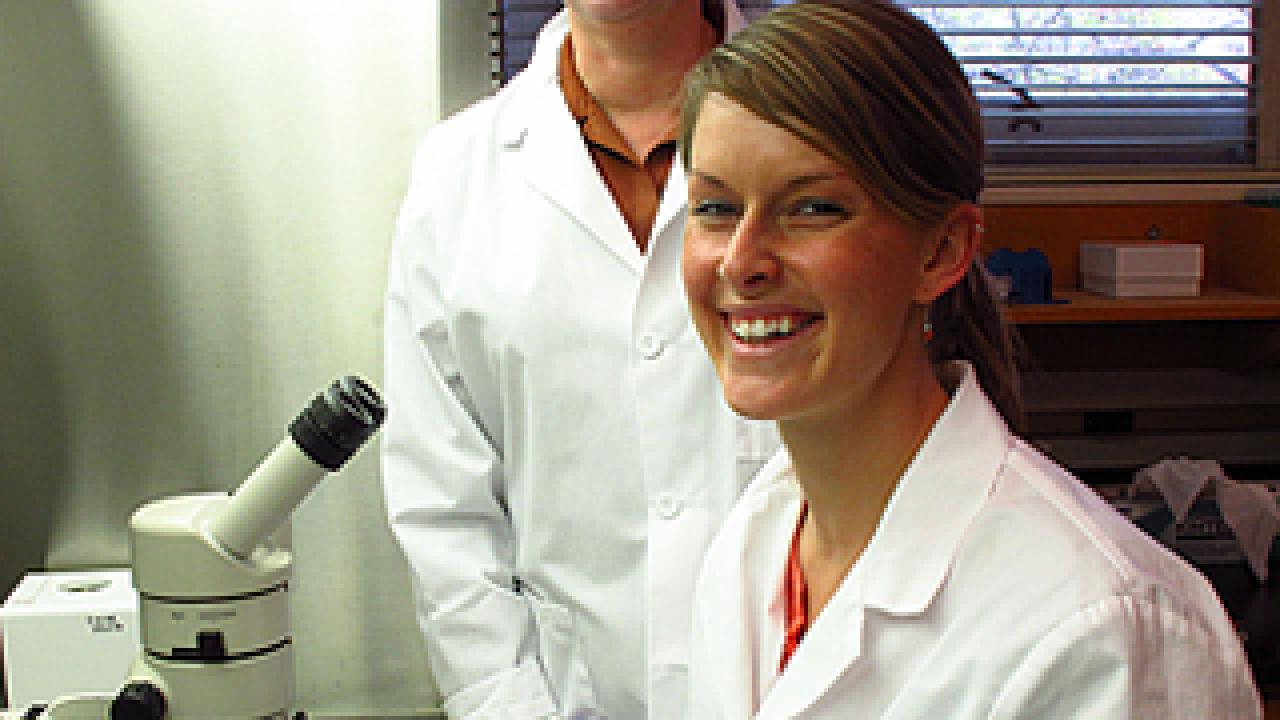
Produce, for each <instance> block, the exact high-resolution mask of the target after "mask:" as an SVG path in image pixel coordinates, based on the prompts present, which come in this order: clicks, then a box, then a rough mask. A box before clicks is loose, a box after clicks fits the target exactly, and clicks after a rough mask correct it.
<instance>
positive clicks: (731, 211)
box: [693, 200, 738, 220]
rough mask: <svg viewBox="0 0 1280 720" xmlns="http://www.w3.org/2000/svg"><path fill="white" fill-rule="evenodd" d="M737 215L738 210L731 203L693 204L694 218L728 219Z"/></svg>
mask: <svg viewBox="0 0 1280 720" xmlns="http://www.w3.org/2000/svg"><path fill="white" fill-rule="evenodd" d="M737 214H738V208H737V206H736V205H734V204H733V203H729V202H725V201H723V200H702V201H700V202H697V203H694V206H693V215H694V217H699V218H706V219H709V220H711V219H721V220H723V219H728V218H731V217H735V216H736V215H737Z"/></svg>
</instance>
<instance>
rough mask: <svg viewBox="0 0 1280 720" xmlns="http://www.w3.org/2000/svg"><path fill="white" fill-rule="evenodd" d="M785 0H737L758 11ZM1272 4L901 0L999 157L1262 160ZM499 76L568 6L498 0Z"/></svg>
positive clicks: (1048, 161)
mask: <svg viewBox="0 0 1280 720" xmlns="http://www.w3.org/2000/svg"><path fill="white" fill-rule="evenodd" d="M786 1H787V0H755V1H754V2H739V5H741V6H742V7H743V9H744V10H745V11H746V12H747V14H748V16H749V17H750V16H753V15H755V14H758V13H759V12H762V11H764V10H767V9H768V8H769V7H772V6H773V5H777V4H784V3H785V2H786ZM1261 1H1262V0H903V4H904V5H906V6H908V7H910V8H911V9H912V10H913V11H914V12H915V13H916V14H917V15H919V16H920V17H922V18H924V19H925V20H926V21H928V22H929V23H931V24H932V25H933V26H934V27H935V28H936V29H937V30H938V32H939V33H940V34H941V35H942V36H943V38H944V40H945V41H946V42H947V43H948V45H949V46H950V47H951V49H952V51H953V52H955V54H956V55H957V57H959V58H960V60H961V62H962V63H963V65H964V67H965V71H966V73H967V74H968V75H969V77H970V81H971V82H972V83H973V86H974V88H975V90H976V92H977V93H978V96H979V98H980V100H981V101H982V106H983V114H984V117H985V121H986V128H985V129H986V133H987V144H988V160H989V162H990V163H991V164H993V165H1001V166H1072V165H1083V166H1098V165H1124V166H1130V167H1131V166H1141V165H1152V166H1161V167H1168V166H1200V167H1204V166H1228V167H1240V166H1251V165H1253V163H1254V158H1255V152H1256V141H1255V136H1256V128H1257V118H1256V112H1255V109H1256V106H1257V103H1256V102H1255V97H1256V89H1257V84H1256V81H1255V77H1256V75H1257V72H1256V70H1257V67H1256V65H1257V55H1258V53H1257V52H1255V35H1256V33H1257V31H1258V30H1259V28H1258V27H1256V26H1257V18H1258V17H1259V15H1260V13H1258V12H1257V10H1258V6H1257V3H1260V2H1261ZM494 2H495V7H494V28H495V45H494V51H495V79H497V80H498V81H501V80H502V79H504V78H508V77H510V76H511V75H512V74H513V73H514V72H516V71H517V70H518V69H519V68H520V67H523V64H524V62H526V61H527V58H528V54H529V52H530V50H531V49H532V44H533V39H534V37H535V36H536V33H537V29H538V27H540V26H541V24H542V23H543V22H544V21H545V20H546V19H547V18H548V17H550V15H551V14H553V13H554V12H556V11H557V10H558V9H559V7H560V3H559V2H549V1H547V0H523V1H521V0H494Z"/></svg>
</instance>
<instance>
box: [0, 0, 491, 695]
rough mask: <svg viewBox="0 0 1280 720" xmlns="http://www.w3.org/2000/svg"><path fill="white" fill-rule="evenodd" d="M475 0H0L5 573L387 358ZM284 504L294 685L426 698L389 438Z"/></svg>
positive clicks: (69, 542)
mask: <svg viewBox="0 0 1280 720" xmlns="http://www.w3.org/2000/svg"><path fill="white" fill-rule="evenodd" d="M486 5H487V3H484V2H480V1H479V0H442V2H433V1H429V0H361V1H360V2H350V1H349V0H272V2H261V1H260V0H80V1H73V0H4V1H3V2H0V308H2V309H3V312H0V408H3V418H2V419H0V541H2V543H3V545H2V547H3V550H2V551H0V592H4V591H5V590H6V589H7V588H9V587H11V586H12V585H13V583H14V582H15V581H16V580H17V578H18V576H19V575H20V573H21V572H22V571H24V570H28V569H39V568H49V569H62V568H69V567H81V566H103V565H115V564H123V563H125V562H126V561H127V538H126V534H125V529H124V528H125V522H126V519H127V516H128V514H129V512H130V511H131V510H132V509H133V508H134V507H135V506H136V505H137V504H139V503H140V502H142V501H144V500H146V499H148V498H151V497H155V496H158V495H167V494H173V493H178V492H184V491H192V490H211V489H212V490H228V489H231V488H232V487H234V486H235V485H236V484H237V483H238V482H239V481H240V480H241V479H243V477H244V476H245V474H246V473H247V472H248V471H249V470H250V469H251V468H252V466H253V465H254V464H255V463H256V462H257V460H258V459H259V458H260V457H261V455H262V454H263V453H264V452H265V451H266V450H267V449H269V448H270V447H271V446H272V445H273V444H274V443H275V442H276V441H277V439H278V438H279V437H280V436H281V434H282V433H283V432H284V428H285V426H286V424H287V423H288V421H289V420H290V419H291V418H292V417H293V415H294V414H295V413H296V412H297V410H298V409H300V408H301V406H302V404H303V403H305V402H306V400H307V399H308V398H309V397H310V396H311V395H312V394H313V393H314V392H315V391H316V390H318V389H320V388H322V387H323V386H324V385H325V384H326V383H327V382H328V381H329V380H331V379H332V378H334V377H336V376H338V375H341V374H346V373H351V372H356V373H361V374H364V375H366V376H367V377H369V378H371V379H373V380H374V381H375V383H376V382H377V381H378V380H379V379H380V375H381V370H380V367H381V351H380V330H381V295H382V290H383V280H384V273H385V268H384V265H385V262H386V257H387V249H388V242H389V238H390V234H391V230H392V224H393V222H394V215H395V211H396V209H397V206H398V204H399V201H400V196H401V194H402V193H403V190H404V188H405V185H406V182H407V175H408V167H409V162H410V160H411V155H412V150H413V147H414V145H415V143H416V141H417V139H418V138H419V137H420V135H421V133H422V132H423V130H424V129H425V128H426V127H427V126H428V125H429V124H430V123H431V122H433V121H434V120H436V119H437V118H438V117H439V116H440V114H441V112H442V109H443V110H446V111H447V110H451V109H453V108H456V107H457V106H459V105H461V104H462V103H463V102H465V101H466V100H468V99H470V98H471V97H473V96H475V95H476V94H477V93H479V92H482V91H483V89H484V87H485V82H486V72H487V67H486V65H485V62H484V60H483V51H484V49H485V40H484V38H483V31H484V29H485V26H484V10H485V6H486ZM442 27H443V28H446V31H443V32H442V31H441V28H442ZM472 35H476V37H475V38H474V40H469V39H468V38H470V37H471V36H472ZM442 36H444V39H443V40H442ZM293 525H294V527H293V542H294V546H295V549H296V568H295V588H296V592H295V596H294V607H293V610H294V615H293V618H294V620H293V622H294V633H295V638H296V642H297V650H298V652H297V671H298V688H299V704H300V706H302V707H306V708H308V709H313V710H346V709H350V710H353V711H363V710H368V709H370V708H382V709H385V710H387V711H388V712H390V711H393V710H395V711H398V710H400V709H404V708H408V707H422V706H425V705H427V704H430V703H433V702H434V699H435V698H434V692H433V690H432V689H431V686H430V681H429V678H428V677H427V676H426V673H425V671H424V663H423V659H422V651H421V649H420V645H419V643H418V640H417V630H416V627H414V626H413V618H412V611H411V607H410V604H409V601H408V583H407V580H406V578H405V575H404V567H403V564H402V562H403V561H402V559H401V558H400V556H399V553H398V550H397V549H396V548H395V547H394V545H393V544H392V543H391V541H390V537H389V535H388V534H387V532H386V530H385V528H384V526H383V515H382V506H381V497H380V494H379V492H378V486H377V461H376V453H375V452H370V451H366V452H365V453H363V454H362V455H361V456H359V457H357V458H356V459H355V460H354V461H353V463H352V464H351V466H349V468H348V469H347V470H346V471H344V472H343V473H342V474H341V475H339V476H337V477H334V478H332V479H331V480H330V482H328V483H326V484H323V485H322V486H321V487H320V488H319V489H318V490H317V492H316V493H315V494H314V495H313V496H312V497H311V498H310V499H308V500H307V501H306V502H305V503H304V504H303V506H302V507H301V508H300V510H299V511H298V513H296V515H295V518H294V524H293Z"/></svg>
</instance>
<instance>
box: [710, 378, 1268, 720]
mask: <svg viewBox="0 0 1280 720" xmlns="http://www.w3.org/2000/svg"><path fill="white" fill-rule="evenodd" d="M952 369H953V370H955V368H954V367H953V368H952ZM961 372H963V380H961V381H960V382H959V383H958V385H959V387H958V389H957V390H956V391H955V393H954V396H953V399H952V401H951V404H950V406H949V407H948V409H947V411H946V412H945V414H944V415H943V416H942V418H941V419H940V420H939V421H938V423H937V424H936V425H935V427H934V429H933V431H932V433H931V434H930V436H929V437H928V439H927V440H926V442H925V444H924V445H923V446H922V447H921V449H920V450H919V452H918V453H917V455H916V457H915V459H914V460H913V462H912V464H911V466H910V467H909V468H908V470H907V471H906V473H905V474H904V476H903V478H902V481H901V483H900V485H899V487H898V489H897V490H896V492H895V494H894V496H893V497H892V499H891V500H890V503H889V506H888V508H887V510H886V512H885V514H884V516H883V518H882V520H881V523H880V526H879V527H878V528H877V530H876V533H875V535H874V536H873V538H872V540H871V542H870V544H869V545H868V547H867V548H866V550H865V552H864V553H863V555H862V556H861V557H860V558H859V560H858V561H857V563H856V564H855V566H854V568H853V569H852V570H851V571H850V573H849V575H848V576H847V577H846V579H845V580H844V582H843V583H842V585H841V586H840V588H839V589H838V590H837V591H836V594H835V595H834V596H833V597H832V598H831V600H830V602H829V603H828V604H827V606H826V607H825V608H824V609H823V610H822V612H821V613H820V614H819V615H818V617H817V618H816V620H815V621H814V622H813V623H812V625H811V627H810V629H809V631H808V634H807V635H806V637H805V638H804V639H803V640H802V641H801V643H800V645H799V647H798V648H797V650H796V652H795V654H794V656H793V657H792V659H791V661H790V663H789V665H788V666H787V668H786V671H785V672H783V673H782V674H781V675H779V674H778V671H777V668H778V658H779V653H780V650H781V646H782V636H783V630H782V613H783V607H784V606H783V604H782V602H783V600H782V598H783V595H782V575H783V570H784V567H785V563H786V557H787V553H788V550H789V547H790V540H791V535H792V533H793V532H794V530H795V525H796V522H797V518H798V514H799V509H800V490H799V487H798V485H797V484H796V482H795V479H794V476H793V475H792V474H791V470H790V467H789V462H788V460H787V458H786V455H785V452H780V453H779V456H778V457H776V458H775V459H774V460H773V461H771V462H770V464H769V465H768V466H766V468H765V469H764V470H762V471H761V473H760V476H759V477H758V479H757V480H756V481H755V482H754V483H753V484H752V485H751V487H750V488H749V489H748V490H747V492H746V493H745V494H744V496H743V498H742V500H741V501H740V503H739V505H738V507H736V508H735V509H734V511H733V513H732V514H731V516H730V518H729V519H728V520H727V522H726V525H725V528H724V529H723V531H722V532H721V534H720V535H719V536H718V537H717V538H716V540H715V541H714V542H713V544H712V548H711V550H710V551H709V553H708V556H707V560H706V564H705V565H704V570H703V574H702V576H701V577H700V578H699V582H698V588H697V596H696V599H695V613H696V615H695V619H694V626H695V637H694V646H693V658H692V661H691V666H690V698H691V700H690V711H689V714H688V716H687V717H688V718H689V720H716V719H717V718H719V719H726V720H727V719H732V720H744V719H745V718H751V717H758V718H761V719H762V720H781V719H782V718H805V719H806V720H809V719H813V720H817V719H819V718H829V719H831V720H835V719H836V718H839V719H840V720H848V719H850V718H876V719H877V720H907V719H911V720H935V719H936V718H947V720H963V719H968V718H992V719H994V718H999V719H1002V720H1003V719H1011V718H1026V719H1028V720H1031V719H1036V720H1054V719H1058V718H1075V719H1079V720H1085V719H1089V720H1097V719H1100V718H1136V719H1141V720H1145V719H1148V718H1151V719H1155V718H1159V719H1160V720H1177V719H1179V718H1185V719H1186V720H1212V719H1215V718H1221V719H1223V720H1228V719H1229V720H1249V719H1251V718H1258V717H1260V712H1261V711H1260V705H1259V699H1258V694H1257V691H1256V689H1255V687H1254V684H1253V681H1252V676H1251V673H1250V670H1249V667H1248V665H1247V663H1246V660H1245V656H1244V654H1243V651H1242V649H1241V647H1240V644H1239V642H1238V640H1237V638H1236V635H1235V633H1234V632H1233V629H1232V626H1231V623H1230V621H1229V619H1228V617H1227V615H1226V613H1225V611H1224V610H1223V608H1222V605H1221V603H1220V602H1219V601H1218V599H1217V597H1216V596H1215V595H1214V593H1213V591H1212V589H1211V588H1210V586H1209V584H1208V583H1207V581H1205V580H1204V578H1203V577H1201V576H1200V575H1199V574H1198V573H1197V572H1195V571H1194V570H1193V569H1192V568H1190V567H1189V566H1187V565H1186V564H1185V563H1184V562H1182V561H1181V560H1180V559H1178V558H1177V557H1175V556H1174V555H1173V554H1171V553H1169V552H1167V551H1166V550H1165V549H1164V548H1162V547H1160V546H1159V545H1157V544H1156V543H1155V542H1153V541H1152V540H1150V539H1149V538H1148V537H1147V536H1146V535H1144V534H1142V532H1141V531H1140V530H1138V529H1137V528H1135V527H1134V526H1133V525H1131V524H1130V523H1129V522H1128V521H1127V520H1125V519H1124V518H1123V517H1122V516H1120V515H1119V514H1118V513H1116V512H1115V511H1113V510H1112V509H1111V508H1110V507H1109V506H1107V505H1106V503H1105V501H1103V500H1102V499H1100V498H1099V497H1098V496H1097V495H1095V494H1094V493H1093V492H1092V491H1090V490H1089V489H1087V488H1086V487H1084V486H1083V485H1082V484H1080V483H1079V482H1078V481H1077V480H1076V479H1074V478H1072V477H1071V476H1070V475H1069V474H1067V473H1066V472H1065V471H1063V470H1061V469H1060V468H1058V467H1057V466H1055V465H1053V464H1052V463H1051V462H1050V461H1049V460H1047V459H1046V458H1044V457H1043V456H1042V455H1040V454H1039V453H1038V452H1036V451H1035V450H1034V449H1032V448H1030V447H1029V446H1027V445H1026V444H1024V443H1023V442H1021V441H1020V440H1018V439H1016V438H1015V437H1014V436H1012V435H1011V434H1010V433H1009V431H1008V430H1007V429H1006V427H1005V425H1004V423H1003V422H1002V420H1001V419H1000V417H999V415H998V414H997V413H996V412H995V410H994V409H993V408H992V407H991V405H990V403H989V402H988V401H987V398H986V397H985V396H984V395H983V394H982V391H981V390H980V389H979V387H978V385H977V383H976V382H975V381H974V379H973V372H972V370H962V371H961Z"/></svg>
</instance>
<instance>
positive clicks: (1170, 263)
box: [1080, 242, 1204, 297]
mask: <svg viewBox="0 0 1280 720" xmlns="http://www.w3.org/2000/svg"><path fill="white" fill-rule="evenodd" d="M1203 275H1204V246H1202V245H1197V244H1192V243H1145V244H1137V243H1132V244H1126V243H1095V242H1086V243H1080V287H1081V288H1082V289H1084V290H1088V291H1090V292H1096V293H1101V294H1103V295H1107V296H1109V297H1188V296H1194V295H1199V294H1200V279H1201V277H1202V276H1203Z"/></svg>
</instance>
